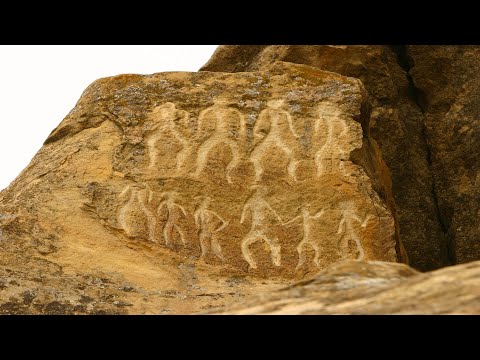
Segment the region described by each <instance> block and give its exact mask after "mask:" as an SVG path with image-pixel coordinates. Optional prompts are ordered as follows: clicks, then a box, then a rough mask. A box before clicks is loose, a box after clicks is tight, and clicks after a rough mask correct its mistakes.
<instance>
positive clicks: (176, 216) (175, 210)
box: [157, 191, 187, 246]
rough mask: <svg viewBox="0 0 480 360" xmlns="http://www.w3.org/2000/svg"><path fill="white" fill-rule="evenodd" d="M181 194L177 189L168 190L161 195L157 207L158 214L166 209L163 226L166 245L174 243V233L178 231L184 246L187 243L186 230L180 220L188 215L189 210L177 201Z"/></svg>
mask: <svg viewBox="0 0 480 360" xmlns="http://www.w3.org/2000/svg"><path fill="white" fill-rule="evenodd" d="M178 196H179V194H178V193H177V192H175V191H167V192H164V193H162V194H161V195H160V197H161V202H160V204H159V205H158V208H157V215H160V214H161V213H162V211H164V209H165V210H166V213H167V214H166V221H165V224H164V226H163V230H162V233H163V238H164V241H165V245H167V246H168V245H170V244H171V243H173V239H174V233H175V232H177V233H178V235H179V237H180V240H181V242H182V244H183V246H186V245H187V240H186V236H185V232H184V231H183V230H182V228H181V227H180V226H179V222H180V220H181V218H182V215H183V217H187V212H186V210H185V208H184V207H183V206H182V205H179V204H178V203H177V202H176V201H177V199H178Z"/></svg>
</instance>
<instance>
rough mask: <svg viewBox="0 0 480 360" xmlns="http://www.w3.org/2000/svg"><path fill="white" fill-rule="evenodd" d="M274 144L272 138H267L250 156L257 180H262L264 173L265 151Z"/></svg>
mask: <svg viewBox="0 0 480 360" xmlns="http://www.w3.org/2000/svg"><path fill="white" fill-rule="evenodd" d="M271 145H272V141H271V140H270V138H267V139H266V140H264V141H263V142H262V143H260V144H259V145H258V146H257V147H256V148H255V149H254V150H253V151H252V155H251V157H250V160H251V161H252V164H253V168H254V169H255V181H257V182H258V181H260V180H261V178H262V174H263V167H262V163H261V162H262V157H263V154H264V153H265V151H267V150H268V148H269V147H270V146H271Z"/></svg>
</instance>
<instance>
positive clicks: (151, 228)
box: [140, 200, 157, 242]
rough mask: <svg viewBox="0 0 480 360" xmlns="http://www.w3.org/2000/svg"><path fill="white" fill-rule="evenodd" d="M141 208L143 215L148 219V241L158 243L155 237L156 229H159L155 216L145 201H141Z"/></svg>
mask: <svg viewBox="0 0 480 360" xmlns="http://www.w3.org/2000/svg"><path fill="white" fill-rule="evenodd" d="M140 206H141V208H142V211H143V213H144V214H145V217H146V218H147V224H148V239H149V240H150V241H152V242H157V239H156V236H155V233H156V229H157V224H156V219H155V216H154V215H153V214H152V212H151V211H150V209H148V208H147V205H146V204H145V202H144V201H143V200H141V201H140Z"/></svg>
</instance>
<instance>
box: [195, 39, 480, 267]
mask: <svg viewBox="0 0 480 360" xmlns="http://www.w3.org/2000/svg"><path fill="white" fill-rule="evenodd" d="M277 60H282V61H288V62H292V63H299V64H307V65H310V66H314V67H316V68H318V69H322V70H327V71H333V72H336V73H339V74H342V75H345V76H351V77H355V78H358V79H360V80H361V81H362V83H363V84H364V85H365V88H366V89H367V91H368V93H369V96H370V99H371V103H372V116H371V122H370V124H371V125H370V135H371V137H372V138H373V139H375V140H376V142H377V143H378V145H379V147H380V149H381V152H382V155H383V158H384V160H385V163H386V164H387V166H388V167H389V169H390V171H391V174H392V187H393V188H392V191H393V197H394V199H395V203H396V208H397V213H398V225H399V233H400V239H401V241H402V243H403V244H404V246H405V249H406V251H407V253H408V257H409V262H410V264H411V265H412V266H413V267H415V268H416V269H419V270H422V271H425V270H432V269H436V268H439V267H442V266H445V265H449V264H450V265H451V264H455V263H463V262H468V261H473V260H478V259H480V248H479V246H480V242H479V241H478V238H479V236H480V228H479V223H478V221H475V220H474V219H477V218H478V216H479V214H480V201H479V199H480V197H479V190H478V189H479V186H478V184H479V181H480V180H479V179H480V177H479V174H480V172H479V164H480V159H479V155H478V151H476V148H478V142H479V138H480V137H479V133H478V131H479V125H478V119H479V111H478V109H479V105H478V104H479V101H478V98H477V96H476V92H475V91H476V89H477V88H478V83H479V80H478V79H479V75H478V73H479V72H478V70H479V66H480V65H479V64H480V47H478V46H428V45H427V46H377V45H366V46H363V45H355V46H327V45H318V46H285V45H283V46H279V45H276V46H255V47H250V46H223V47H219V48H218V49H217V51H216V53H215V54H214V55H213V56H212V58H211V60H210V61H209V62H208V63H207V64H206V65H205V66H204V67H203V70H207V71H230V72H239V71H253V70H260V69H263V68H267V67H268V66H269V64H271V63H272V62H273V61H277Z"/></svg>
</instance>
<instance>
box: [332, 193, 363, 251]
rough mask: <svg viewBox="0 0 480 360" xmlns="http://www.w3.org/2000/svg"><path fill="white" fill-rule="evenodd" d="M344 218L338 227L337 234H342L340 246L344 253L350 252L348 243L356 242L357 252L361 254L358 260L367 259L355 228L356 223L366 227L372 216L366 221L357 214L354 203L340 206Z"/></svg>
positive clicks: (345, 203)
mask: <svg viewBox="0 0 480 360" xmlns="http://www.w3.org/2000/svg"><path fill="white" fill-rule="evenodd" d="M340 208H341V209H342V210H341V213H342V218H341V220H340V224H339V225H338V231H337V234H341V236H340V239H339V246H340V248H341V249H342V250H343V252H344V253H347V252H348V243H349V241H350V239H352V240H353V241H354V242H355V245H356V247H357V251H358V253H359V255H358V257H357V260H363V259H364V258H365V251H364V249H363V246H362V242H361V240H360V238H359V237H358V234H357V232H356V231H355V228H354V221H357V222H358V223H359V224H360V226H361V227H363V228H364V227H366V226H367V223H368V221H369V220H370V219H371V218H372V216H371V215H367V216H366V217H365V219H364V220H362V219H360V217H358V216H357V214H356V211H355V210H356V209H355V204H354V202H353V201H348V202H343V203H341V204H340ZM342 227H343V230H342Z"/></svg>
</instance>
